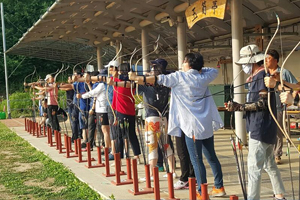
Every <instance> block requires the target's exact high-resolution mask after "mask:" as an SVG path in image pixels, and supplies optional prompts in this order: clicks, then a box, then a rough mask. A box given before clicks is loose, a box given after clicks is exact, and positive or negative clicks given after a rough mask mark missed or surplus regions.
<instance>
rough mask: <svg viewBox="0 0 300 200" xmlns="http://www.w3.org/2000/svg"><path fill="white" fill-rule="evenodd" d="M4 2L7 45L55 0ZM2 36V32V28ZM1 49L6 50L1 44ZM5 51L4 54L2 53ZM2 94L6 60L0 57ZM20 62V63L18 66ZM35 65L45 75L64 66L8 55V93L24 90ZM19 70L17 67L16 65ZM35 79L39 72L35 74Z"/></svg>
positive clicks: (2, 91) (23, 31)
mask: <svg viewBox="0 0 300 200" xmlns="http://www.w3.org/2000/svg"><path fill="white" fill-rule="evenodd" d="M2 2H3V6H4V20H5V29H6V30H5V35H6V46H7V49H9V48H10V47H12V46H13V45H14V44H16V43H17V42H18V40H19V38H21V37H22V36H23V34H24V33H26V32H27V30H28V29H29V28H30V27H32V25H33V24H34V23H35V22H36V21H37V20H38V19H39V18H40V16H41V15H42V14H44V13H45V12H46V10H47V8H48V7H49V6H51V5H52V4H53V3H54V2H55V1H54V0H2ZM0 35H1V38H2V32H1V34H0ZM0 46H1V47H0V51H1V52H3V48H2V45H0ZM1 55H3V54H1ZM0 58H1V59H0V60H1V61H0V69H1V70H0V77H1V78H0V96H1V95H4V94H5V82H4V80H5V79H4V63H3V56H2V57H0ZM18 65H19V66H18ZM34 66H35V67H36V68H37V73H38V75H39V76H40V77H41V78H43V77H45V75H46V74H48V73H53V72H55V71H56V69H57V68H60V67H61V64H60V63H59V62H52V61H46V60H42V59H37V58H29V57H24V56H16V55H7V71H8V76H9V79H8V81H9V93H10V94H11V93H13V92H15V91H22V90H23V80H24V78H25V76H27V75H28V74H30V73H32V72H33V70H34ZM16 67H18V68H17V70H15V68H16ZM34 78H35V79H36V78H37V76H35V77H34Z"/></svg>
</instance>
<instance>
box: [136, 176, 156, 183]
mask: <svg viewBox="0 0 300 200" xmlns="http://www.w3.org/2000/svg"><path fill="white" fill-rule="evenodd" d="M150 180H151V181H153V180H154V179H153V176H150ZM144 182H146V177H143V178H139V183H144Z"/></svg>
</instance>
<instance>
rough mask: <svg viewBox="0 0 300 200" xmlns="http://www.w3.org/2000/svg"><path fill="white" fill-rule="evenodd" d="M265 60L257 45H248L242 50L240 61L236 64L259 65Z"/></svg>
mask: <svg viewBox="0 0 300 200" xmlns="http://www.w3.org/2000/svg"><path fill="white" fill-rule="evenodd" d="M263 59H264V54H263V53H262V52H261V51H260V50H259V48H258V46H257V45H255V44H251V45H247V46H245V47H243V48H241V50H240V60H239V61H237V62H236V64H240V65H241V64H248V63H258V62H259V61H262V60H263Z"/></svg>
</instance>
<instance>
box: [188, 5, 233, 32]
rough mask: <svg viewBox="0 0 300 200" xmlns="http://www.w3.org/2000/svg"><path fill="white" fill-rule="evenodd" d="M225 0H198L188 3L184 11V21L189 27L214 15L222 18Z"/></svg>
mask: <svg viewBox="0 0 300 200" xmlns="http://www.w3.org/2000/svg"><path fill="white" fill-rule="evenodd" d="M226 3H227V0H198V1H196V2H195V3H193V4H192V5H190V6H189V7H188V8H187V9H186V11H185V16H186V21H187V24H188V27H189V29H191V28H192V27H193V26H194V24H196V23H197V22H198V21H200V20H201V19H204V18H207V17H216V18H219V19H224V16H225V11H226Z"/></svg>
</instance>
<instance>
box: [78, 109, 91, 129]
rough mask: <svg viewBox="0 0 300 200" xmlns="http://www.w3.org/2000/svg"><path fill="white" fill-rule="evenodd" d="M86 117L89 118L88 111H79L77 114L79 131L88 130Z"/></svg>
mask: <svg viewBox="0 0 300 200" xmlns="http://www.w3.org/2000/svg"><path fill="white" fill-rule="evenodd" d="M88 117H89V111H85V110H80V112H79V128H80V129H87V128H88Z"/></svg>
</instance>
